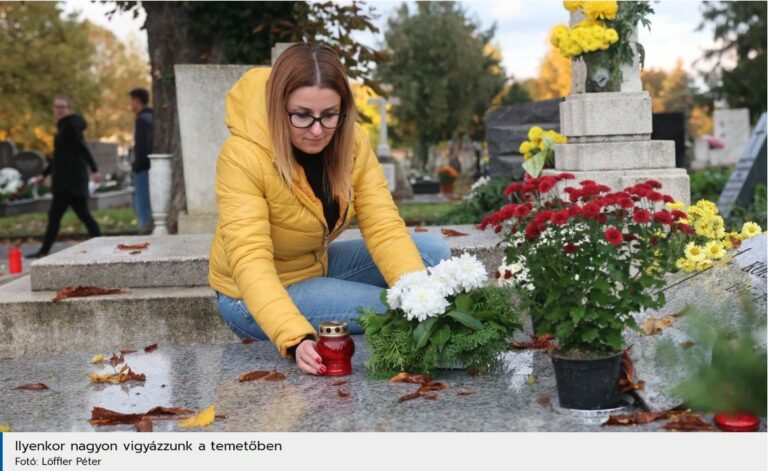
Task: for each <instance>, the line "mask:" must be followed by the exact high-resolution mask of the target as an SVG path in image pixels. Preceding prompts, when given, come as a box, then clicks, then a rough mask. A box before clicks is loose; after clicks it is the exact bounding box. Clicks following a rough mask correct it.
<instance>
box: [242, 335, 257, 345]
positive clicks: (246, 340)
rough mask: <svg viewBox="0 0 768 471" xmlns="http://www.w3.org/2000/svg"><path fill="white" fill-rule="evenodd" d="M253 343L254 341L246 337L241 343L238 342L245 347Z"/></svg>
mask: <svg viewBox="0 0 768 471" xmlns="http://www.w3.org/2000/svg"><path fill="white" fill-rule="evenodd" d="M253 342H254V340H253V339H252V338H250V337H246V338H244V339H243V341H242V342H240V343H242V344H243V345H247V344H249V343H253Z"/></svg>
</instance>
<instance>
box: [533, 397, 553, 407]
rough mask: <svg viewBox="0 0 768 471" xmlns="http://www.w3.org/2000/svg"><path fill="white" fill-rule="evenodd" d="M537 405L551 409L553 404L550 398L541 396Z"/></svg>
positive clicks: (537, 400)
mask: <svg viewBox="0 0 768 471" xmlns="http://www.w3.org/2000/svg"><path fill="white" fill-rule="evenodd" d="M536 404H538V405H540V406H542V407H549V406H551V405H552V402H551V401H550V399H549V396H539V397H537V398H536Z"/></svg>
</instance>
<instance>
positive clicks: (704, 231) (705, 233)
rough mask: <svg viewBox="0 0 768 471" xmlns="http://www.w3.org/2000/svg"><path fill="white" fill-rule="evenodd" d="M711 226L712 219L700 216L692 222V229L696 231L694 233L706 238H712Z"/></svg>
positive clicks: (713, 234)
mask: <svg viewBox="0 0 768 471" xmlns="http://www.w3.org/2000/svg"><path fill="white" fill-rule="evenodd" d="M713 229H714V228H713V227H712V220H711V219H705V218H701V219H699V220H698V221H696V222H695V223H694V224H693V230H694V231H696V235H698V236H702V237H706V238H708V239H714V238H715V237H714V236H715V233H714V230H713Z"/></svg>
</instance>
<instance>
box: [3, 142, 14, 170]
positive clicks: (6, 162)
mask: <svg viewBox="0 0 768 471" xmlns="http://www.w3.org/2000/svg"><path fill="white" fill-rule="evenodd" d="M15 153H16V146H15V145H13V143H12V142H8V141H0V168H6V167H12V166H13V155H14V154H15Z"/></svg>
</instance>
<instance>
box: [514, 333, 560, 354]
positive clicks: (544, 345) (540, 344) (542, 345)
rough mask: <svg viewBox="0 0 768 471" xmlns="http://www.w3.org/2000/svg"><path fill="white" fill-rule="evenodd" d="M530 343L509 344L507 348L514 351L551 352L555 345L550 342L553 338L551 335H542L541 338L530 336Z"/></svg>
mask: <svg viewBox="0 0 768 471" xmlns="http://www.w3.org/2000/svg"><path fill="white" fill-rule="evenodd" d="M529 337H531V341H530V342H511V343H510V344H509V346H510V347H511V348H513V349H515V350H553V349H555V348H557V345H555V344H553V343H552V342H550V340H553V339H554V338H555V336H554V335H552V334H544V335H542V336H541V337H538V336H536V335H530V336H529Z"/></svg>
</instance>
